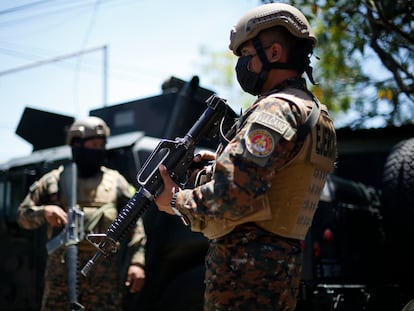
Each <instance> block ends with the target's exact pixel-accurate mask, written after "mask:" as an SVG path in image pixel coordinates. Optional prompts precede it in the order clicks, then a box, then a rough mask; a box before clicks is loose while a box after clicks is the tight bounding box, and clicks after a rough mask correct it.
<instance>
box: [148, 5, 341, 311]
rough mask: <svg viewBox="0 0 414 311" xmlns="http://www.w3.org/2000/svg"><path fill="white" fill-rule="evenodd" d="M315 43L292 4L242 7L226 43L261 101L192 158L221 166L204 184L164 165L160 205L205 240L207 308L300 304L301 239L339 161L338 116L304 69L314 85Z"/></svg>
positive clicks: (249, 89)
mask: <svg viewBox="0 0 414 311" xmlns="http://www.w3.org/2000/svg"><path fill="white" fill-rule="evenodd" d="M315 43H316V38H315V36H314V34H313V32H312V29H311V27H310V25H309V22H308V21H307V19H306V18H305V16H304V15H303V14H302V13H301V12H300V11H299V10H298V9H296V8H295V7H292V6H290V5H287V4H282V3H271V4H265V5H262V6H259V7H257V8H254V9H253V10H251V11H250V12H248V13H247V14H246V15H244V16H243V17H242V18H241V19H240V20H239V22H238V23H237V24H236V26H235V27H234V28H233V29H232V31H231V37H230V46H229V48H230V49H231V50H232V51H233V53H234V54H235V55H236V56H238V62H237V65H236V74H237V79H238V81H239V83H240V86H241V87H242V89H243V90H244V91H246V92H248V93H250V94H252V95H257V96H258V98H257V100H256V101H255V102H254V103H253V104H252V106H251V107H250V108H249V109H248V110H247V111H245V112H244V113H243V115H242V116H241V118H240V119H239V120H238V121H237V122H236V124H235V127H234V130H233V131H230V133H228V134H227V135H226V136H227V139H228V143H227V144H226V145H224V144H222V145H221V146H219V148H218V150H217V152H216V153H215V155H214V154H211V153H210V154H208V153H202V154H199V155H196V156H195V158H194V161H200V160H201V159H211V158H215V164H214V167H213V168H212V169H210V168H209V167H206V170H207V171H209V172H210V173H209V174H207V175H201V174H198V178H197V179H196V180H199V181H203V182H202V183H201V184H199V185H198V186H196V187H195V188H194V189H180V188H179V186H178V185H177V184H175V183H174V182H173V180H172V179H171V178H170V176H169V175H168V172H167V171H166V168H165V166H160V173H161V175H162V178H163V181H164V190H163V191H162V193H160V195H159V196H158V197H157V198H156V203H157V205H158V209H159V210H161V211H164V212H166V213H169V214H172V215H178V216H180V217H182V218H183V219H184V220H185V221H187V222H188V223H190V224H191V228H192V230H193V231H201V232H202V233H203V234H204V235H205V236H206V237H207V238H208V239H209V250H208V252H207V255H206V259H205V264H206V275H205V285H206V289H205V295H204V298H205V302H204V310H226V311H228V310H261V311H263V310H279V311H280V310H284V311H288V310H291V311H292V310H294V309H295V305H296V299H297V295H298V288H299V282H300V276H301V269H302V250H301V241H303V240H304V238H305V235H306V233H307V231H308V228H309V226H310V225H311V223H312V218H313V215H314V212H315V209H316V207H317V205H318V202H319V196H320V194H321V191H322V188H323V186H324V183H325V181H326V178H327V175H328V173H330V172H331V171H332V169H333V167H334V162H335V159H336V134H335V130H334V126H333V122H332V121H331V118H330V116H329V114H328V111H327V108H326V107H325V106H324V105H322V104H320V103H319V102H318V100H317V99H316V98H315V96H314V95H313V94H312V93H311V92H310V91H309V90H308V88H307V86H306V81H305V79H304V78H303V77H302V75H303V74H304V73H306V74H307V75H308V77H309V79H310V81H311V82H312V83H313V78H312V68H311V66H310V56H311V55H312V53H313V48H314V45H315ZM231 132H232V133H231ZM200 173H201V172H200ZM210 175H211V179H210V178H207V177H208V176H210Z"/></svg>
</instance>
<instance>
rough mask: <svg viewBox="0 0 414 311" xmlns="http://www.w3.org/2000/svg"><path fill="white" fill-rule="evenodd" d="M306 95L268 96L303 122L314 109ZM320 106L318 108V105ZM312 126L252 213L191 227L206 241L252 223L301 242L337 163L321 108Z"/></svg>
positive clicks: (330, 125) (333, 141) (295, 91)
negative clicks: (292, 108)
mask: <svg viewBox="0 0 414 311" xmlns="http://www.w3.org/2000/svg"><path fill="white" fill-rule="evenodd" d="M305 94H306V93H305V92H303V91H300V90H298V89H293V88H291V89H289V90H288V92H286V93H285V92H284V93H283V94H279V93H275V94H272V95H269V96H272V97H275V98H280V99H283V100H286V101H288V102H290V103H292V104H294V105H295V106H296V107H298V109H299V110H300V112H301V115H302V118H303V120H305V118H306V116H307V111H308V110H309V109H310V108H312V107H313V105H315V103H314V101H313V100H312V99H311V98H310V97H309V96H308V95H305ZM319 105H320V104H319ZM320 106H321V113H320V115H319V118H318V121H317V123H316V125H315V126H313V128H312V129H311V132H310V134H309V135H307V136H306V138H305V139H304V144H303V146H302V148H301V149H300V151H299V152H298V154H297V155H296V156H295V157H294V158H293V159H292V160H291V161H290V162H289V163H288V164H287V165H286V166H285V167H284V168H283V169H281V170H280V171H278V172H276V174H275V177H274V179H273V181H272V186H271V188H270V189H269V190H268V192H267V193H266V194H264V195H262V196H260V197H259V198H257V199H256V201H255V203H254V204H253V208H252V210H253V212H252V213H250V214H247V215H245V216H243V217H241V218H238V219H235V220H234V219H222V218H215V219H212V218H209V219H208V221H206V219H204V220H203V221H201V222H197V221H196V222H195V223H194V224H192V230H193V231H201V232H202V233H203V234H204V235H205V236H206V237H207V238H209V239H216V238H219V237H222V236H224V235H226V234H228V233H229V232H231V231H232V230H233V229H234V228H235V227H236V226H237V225H240V224H243V223H247V222H255V223H256V224H257V225H258V226H260V227H261V228H263V229H265V230H267V231H270V232H272V233H275V234H277V235H280V236H283V237H286V238H293V239H300V240H303V239H304V238H305V235H306V233H307V231H308V229H309V227H310V225H311V223H312V219H313V215H314V213H315V211H316V208H317V205H318V202H319V198H320V194H321V192H322V189H323V187H324V184H325V181H326V179H327V176H328V174H329V173H330V172H331V171H332V169H333V167H334V161H335V159H336V134H335V129H334V127H333V123H332V121H331V119H330V117H329V114H328V111H327V109H326V107H325V106H324V105H320Z"/></svg>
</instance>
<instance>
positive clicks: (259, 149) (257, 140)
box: [246, 129, 275, 158]
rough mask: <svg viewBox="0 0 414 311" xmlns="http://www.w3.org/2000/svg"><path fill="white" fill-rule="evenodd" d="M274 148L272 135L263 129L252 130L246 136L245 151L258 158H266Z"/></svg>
mask: <svg viewBox="0 0 414 311" xmlns="http://www.w3.org/2000/svg"><path fill="white" fill-rule="evenodd" d="M274 147H275V144H274V140H273V136H272V134H270V133H269V131H267V130H264V129H257V130H252V131H250V132H249V133H248V134H247V139H246V148H247V150H248V151H249V152H250V153H251V154H253V155H255V156H257V157H260V158H264V157H267V156H268V155H269V154H271V153H272V151H273V149H274Z"/></svg>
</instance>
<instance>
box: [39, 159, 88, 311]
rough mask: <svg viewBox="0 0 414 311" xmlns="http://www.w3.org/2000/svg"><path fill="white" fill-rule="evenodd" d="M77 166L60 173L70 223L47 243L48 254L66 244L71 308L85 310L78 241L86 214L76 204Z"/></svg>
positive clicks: (71, 166)
mask: <svg viewBox="0 0 414 311" xmlns="http://www.w3.org/2000/svg"><path fill="white" fill-rule="evenodd" d="M76 184H77V167H76V163H74V162H71V163H69V164H68V165H66V166H65V168H64V170H63V172H62V174H61V175H60V185H61V187H62V190H63V193H65V194H66V197H67V204H68V223H67V224H66V226H65V227H64V228H63V230H62V231H61V232H60V233H59V234H58V235H57V236H56V237H54V238H53V239H52V240H50V241H49V242H48V243H47V244H46V248H47V252H48V254H51V253H53V252H54V251H55V250H57V249H58V248H60V247H62V246H65V247H66V249H65V264H66V269H67V272H68V295H69V303H70V310H71V311H75V310H84V309H85V308H84V307H83V306H82V305H81V304H80V303H79V302H78V243H79V242H80V241H81V240H83V237H84V231H83V224H84V214H83V212H82V211H81V210H80V209H79V208H78V207H77V206H76V203H77V202H76V201H77V196H76Z"/></svg>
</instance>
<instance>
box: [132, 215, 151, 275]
mask: <svg viewBox="0 0 414 311" xmlns="http://www.w3.org/2000/svg"><path fill="white" fill-rule="evenodd" d="M146 242H147V236H146V234H145V229H144V224H143V222H142V219H141V218H139V219H138V221H137V225H136V226H135V228H134V229H133V233H132V238H131V241H130V242H129V243H128V247H129V248H130V249H132V258H131V265H140V266H141V267H145V245H146Z"/></svg>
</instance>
